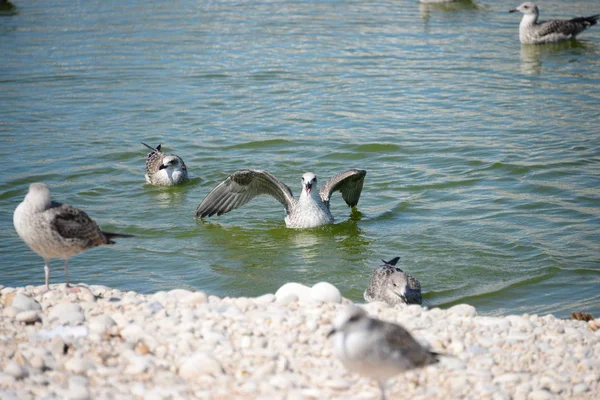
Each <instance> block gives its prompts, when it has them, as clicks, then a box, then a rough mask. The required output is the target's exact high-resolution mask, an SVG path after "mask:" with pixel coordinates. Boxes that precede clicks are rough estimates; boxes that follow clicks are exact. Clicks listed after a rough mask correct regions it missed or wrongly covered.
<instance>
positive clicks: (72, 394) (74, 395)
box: [67, 375, 91, 400]
mask: <svg viewBox="0 0 600 400" xmlns="http://www.w3.org/2000/svg"><path fill="white" fill-rule="evenodd" d="M67 396H68V398H69V400H87V399H89V398H90V397H91V395H90V389H89V381H88V379H87V378H86V377H84V376H80V375H75V376H71V377H69V392H68V394H67Z"/></svg>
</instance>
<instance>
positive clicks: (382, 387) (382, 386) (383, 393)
mask: <svg viewBox="0 0 600 400" xmlns="http://www.w3.org/2000/svg"><path fill="white" fill-rule="evenodd" d="M377 384H378V385H379V390H381V400H385V382H384V381H382V380H378V381H377Z"/></svg>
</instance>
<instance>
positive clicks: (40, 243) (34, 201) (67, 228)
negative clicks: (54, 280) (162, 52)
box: [13, 183, 131, 289]
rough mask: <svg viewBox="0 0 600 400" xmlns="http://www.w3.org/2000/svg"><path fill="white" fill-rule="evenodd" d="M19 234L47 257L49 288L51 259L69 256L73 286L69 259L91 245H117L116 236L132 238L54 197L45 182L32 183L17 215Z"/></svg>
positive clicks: (15, 220) (66, 267) (45, 259)
mask: <svg viewBox="0 0 600 400" xmlns="http://www.w3.org/2000/svg"><path fill="white" fill-rule="evenodd" d="M13 223H14V226H15V229H16V231H17V234H18V235H19V237H20V238H21V239H22V240H23V241H24V242H25V244H26V245H27V246H29V248H30V249H31V250H33V251H35V252H36V253H37V254H39V255H40V256H41V257H42V258H43V259H44V263H45V266H44V270H45V272H46V288H47V289H50V287H49V280H50V277H49V274H50V260H51V259H53V258H64V259H65V274H66V281H67V286H68V285H69V270H68V266H69V258H70V257H72V256H74V255H75V254H79V253H81V252H83V251H84V250H86V249H89V248H90V247H95V246H101V245H105V244H114V243H115V242H114V241H113V240H112V238H114V237H130V236H131V235H123V234H118V233H111V232H104V231H102V230H101V229H100V227H98V225H96V223H95V222H94V221H93V220H92V219H91V218H90V217H89V216H88V215H87V214H86V213H85V212H83V211H81V210H79V209H77V208H75V207H72V206H70V205H67V204H61V203H57V202H54V201H52V200H51V198H50V189H49V188H48V185H46V184H44V183H32V184H31V185H30V186H29V192H28V193H27V195H26V196H25V199H24V200H23V202H21V204H19V205H18V206H17V208H16V209H15V212H14V214H13Z"/></svg>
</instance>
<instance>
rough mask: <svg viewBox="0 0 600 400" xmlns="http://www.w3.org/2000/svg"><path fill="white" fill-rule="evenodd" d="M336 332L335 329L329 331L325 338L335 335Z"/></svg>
mask: <svg viewBox="0 0 600 400" xmlns="http://www.w3.org/2000/svg"><path fill="white" fill-rule="evenodd" d="M336 332H337V331H336V330H335V328H333V329H332V330H330V331H329V333H328V334H327V337H328V338H330V337H331V335H333V334H335V333H336Z"/></svg>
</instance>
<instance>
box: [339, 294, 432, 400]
mask: <svg viewBox="0 0 600 400" xmlns="http://www.w3.org/2000/svg"><path fill="white" fill-rule="evenodd" d="M332 335H333V351H334V354H335V355H336V356H337V357H338V358H339V359H340V360H341V361H342V363H343V364H344V366H345V367H346V368H347V369H349V370H350V371H352V372H357V373H359V374H360V375H363V376H366V377H369V378H373V379H377V383H378V384H379V388H380V389H381V398H382V399H385V381H386V380H387V379H388V378H391V377H392V376H394V375H398V374H400V373H402V372H404V371H407V370H410V369H414V368H419V367H425V366H427V365H429V364H434V363H436V362H437V361H438V356H439V355H440V354H438V353H435V352H432V351H430V350H429V349H427V348H426V347H423V346H422V345H421V344H420V343H419V342H417V341H416V340H415V339H414V338H413V337H412V336H411V334H410V333H409V332H408V331H407V330H406V329H404V328H403V327H402V326H400V325H397V324H394V323H391V322H385V321H381V320H379V319H376V318H371V317H369V316H368V315H367V313H366V312H365V310H363V309H362V308H360V307H357V306H354V305H352V306H347V307H346V308H345V309H343V310H342V311H341V312H340V313H339V314H338V315H337V316H336V318H335V321H334V328H333V330H332V331H331V332H329V334H328V336H332Z"/></svg>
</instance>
